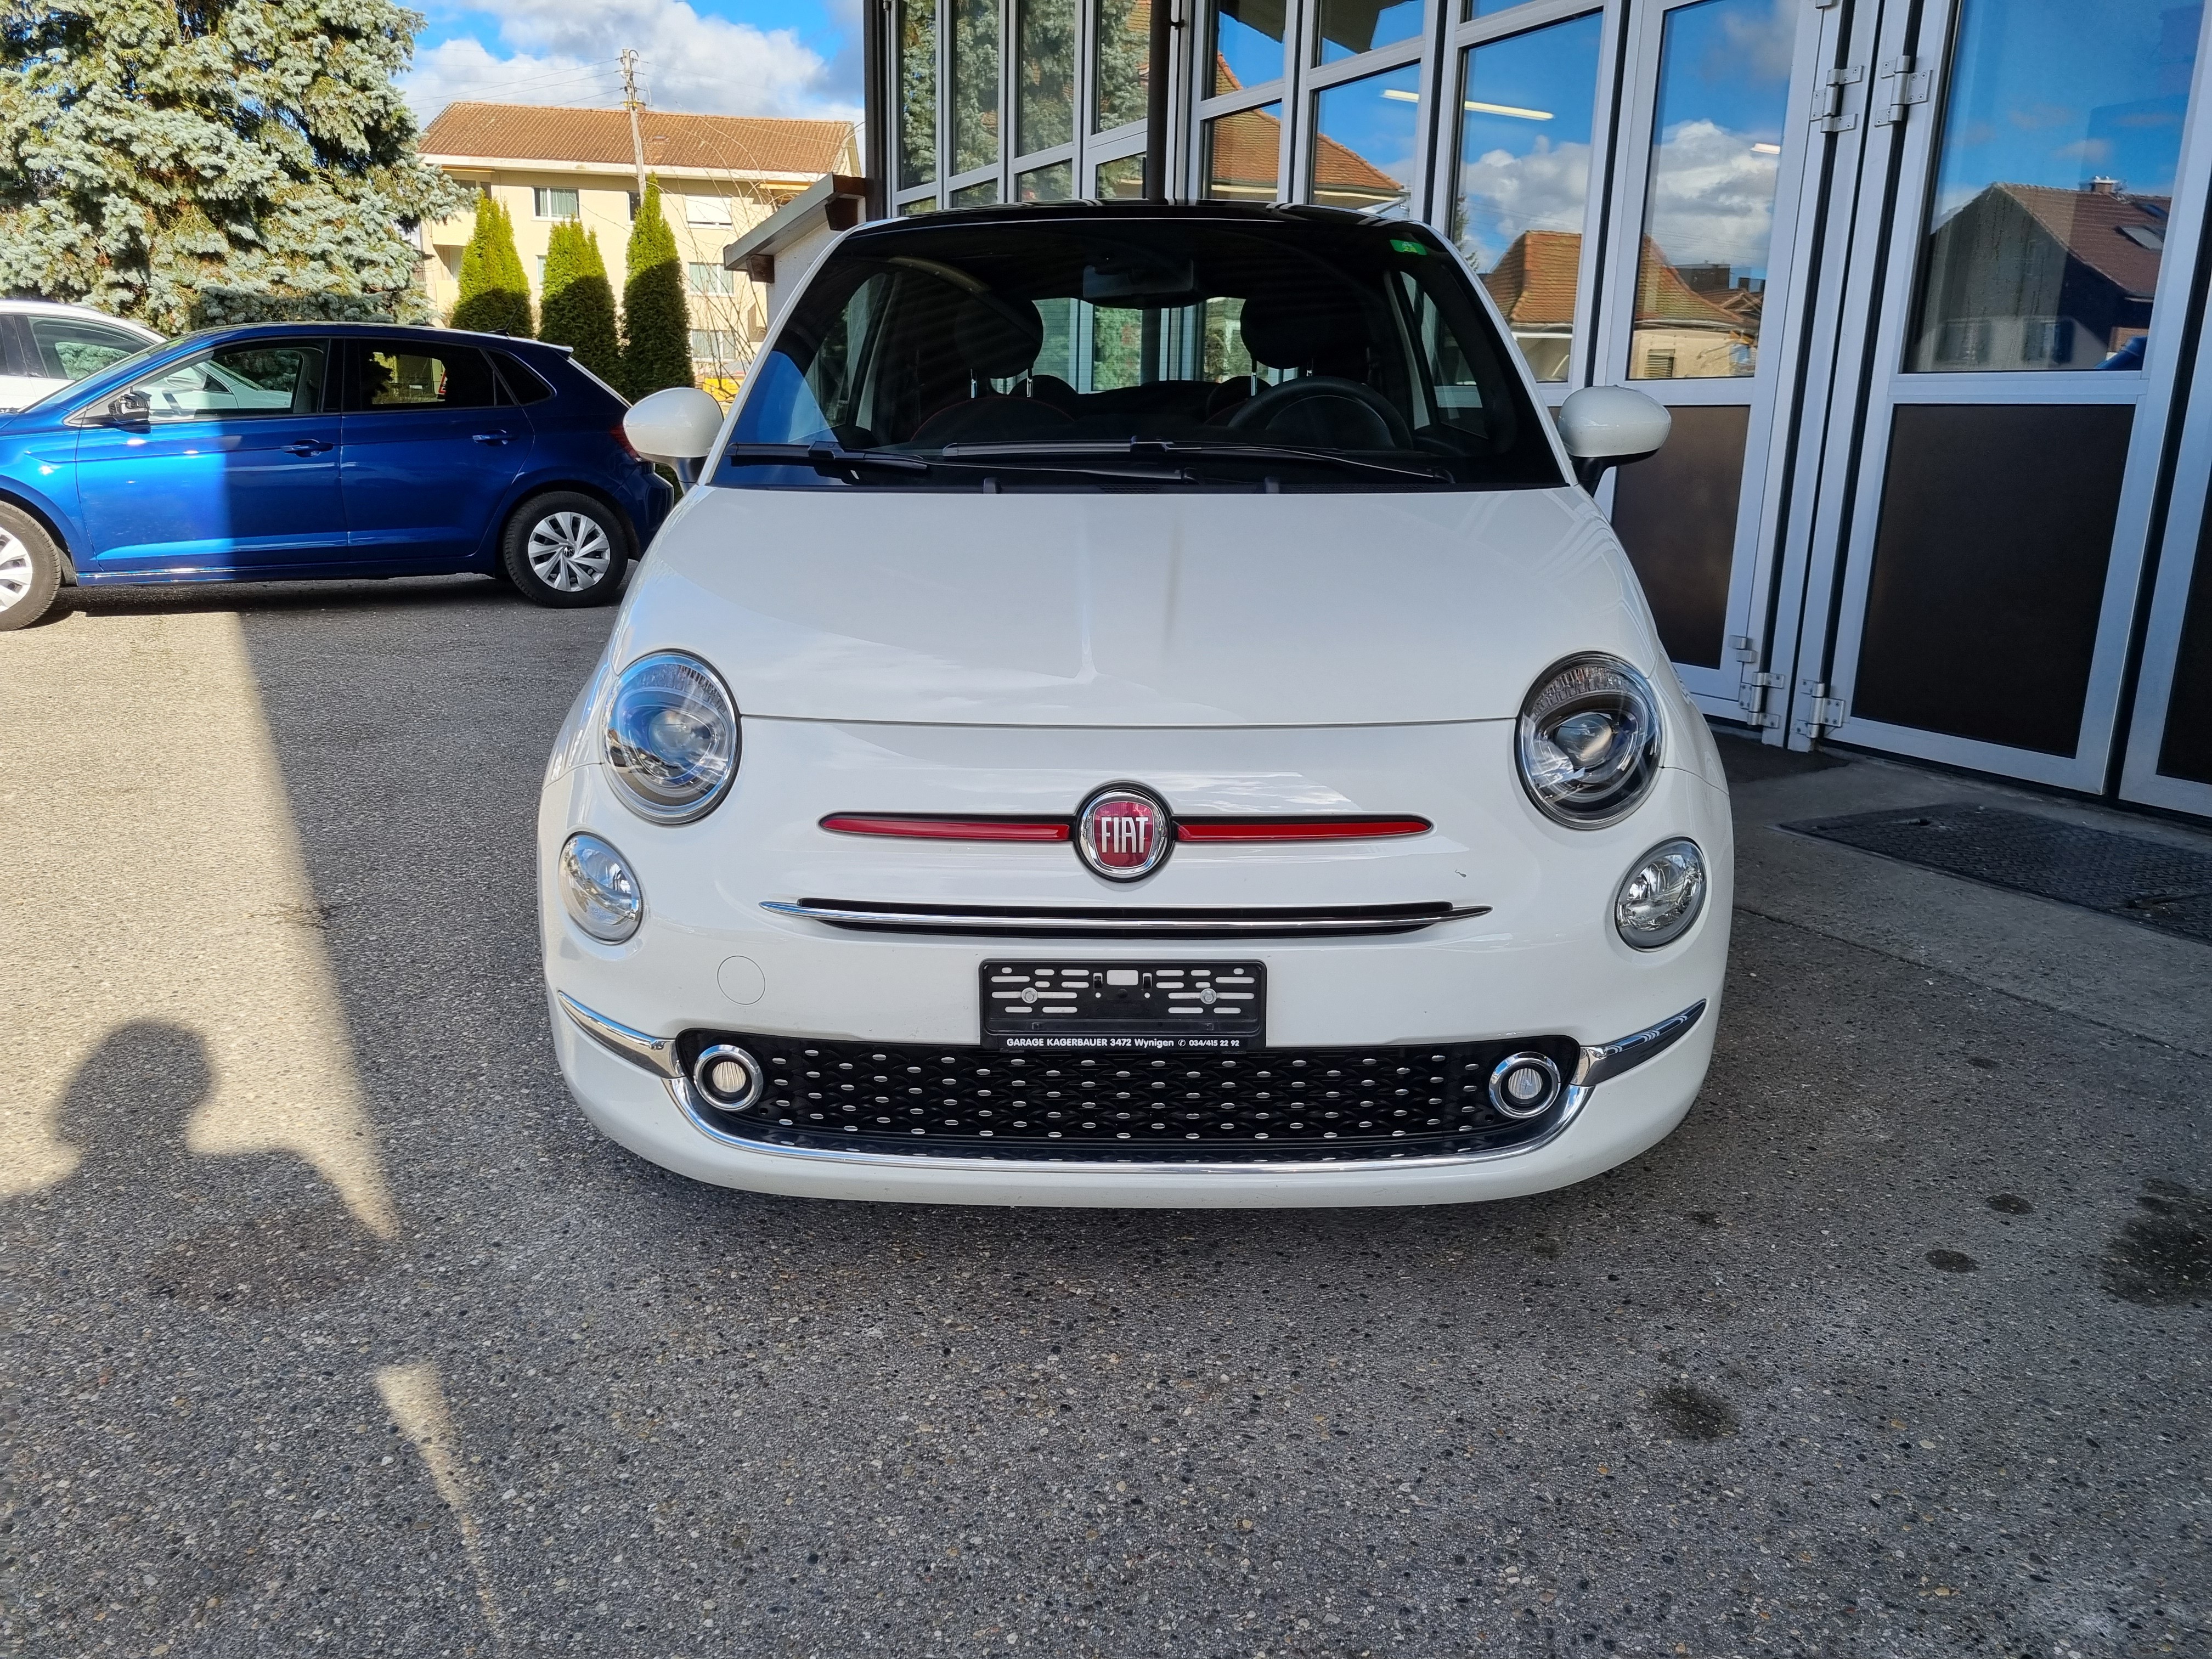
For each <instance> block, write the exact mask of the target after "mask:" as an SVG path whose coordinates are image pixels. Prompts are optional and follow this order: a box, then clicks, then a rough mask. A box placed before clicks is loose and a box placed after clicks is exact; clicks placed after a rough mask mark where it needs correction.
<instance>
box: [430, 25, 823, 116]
mask: <svg viewBox="0 0 2212 1659" xmlns="http://www.w3.org/2000/svg"><path fill="white" fill-rule="evenodd" d="M422 9H423V10H424V11H425V13H426V14H427V15H428V20H429V21H428V24H427V26H426V27H424V28H423V30H422V33H421V34H420V35H419V36H418V37H417V38H416V49H415V70H414V73H413V74H412V75H410V76H409V77H408V80H407V82H406V85H407V93H408V98H409V101H410V103H411V104H412V105H413V106H414V107H415V110H416V114H417V115H418V117H420V118H422V119H424V120H428V118H430V117H431V116H433V115H435V113H436V112H438V110H439V109H441V108H442V107H443V106H445V105H446V104H447V102H448V101H450V100H454V99H462V98H466V99H483V100H494V101H505V102H512V103H531V104H574V105H581V106H599V107H605V106H611V105H614V104H616V103H617V102H619V101H620V100H621V97H622V76H621V71H620V70H619V68H618V67H617V62H616V59H617V57H618V56H619V54H620V53H621V52H622V50H623V47H625V46H630V47H635V49H636V50H637V52H638V54H639V57H640V59H641V80H642V82H643V83H644V90H645V93H646V96H647V101H648V102H649V103H650V104H652V105H653V106H654V107H655V108H659V109H667V110H681V111H685V112H694V113H702V114H726V115H797V116H815V117H828V118H837V119H844V120H854V121H857V120H858V119H859V118H860V57H859V52H858V46H859V35H860V0H502V3H501V4H500V6H499V7H498V8H497V9H489V8H486V9H478V8H477V7H473V6H466V5H441V4H432V5H428V6H424V7H423V8H422Z"/></svg>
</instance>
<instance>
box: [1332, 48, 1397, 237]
mask: <svg viewBox="0 0 2212 1659" xmlns="http://www.w3.org/2000/svg"><path fill="white" fill-rule="evenodd" d="M1420 85H1421V66H1420V65H1419V64H1406V65H1405V66H1404V67H1403V68H1401V69H1395V70H1384V71H1383V73H1382V74H1380V75H1370V76H1366V77H1365V78H1364V79H1362V80H1358V81H1343V82H1338V83H1337V84H1336V85H1335V86H1333V87H1331V88H1328V90H1327V91H1325V92H1322V93H1320V94H1316V96H1315V98H1314V100H1313V110H1314V137H1313V153H1312V161H1311V162H1310V167H1311V173H1310V176H1309V179H1308V184H1309V186H1310V190H1311V191H1312V197H1313V199H1314V200H1315V201H1316V202H1319V203H1321V204H1322V205H1323V206H1325V207H1340V208H1350V209H1352V210H1354V211H1355V212H1359V213H1379V214H1383V215H1385V216H1389V217H1392V218H1397V217H1401V216H1404V215H1405V213H1406V212H1407V204H1409V203H1410V202H1411V201H1412V199H1413V186H1412V183H1411V180H1412V179H1413V158H1414V156H1415V155H1417V154H1418V153H1419V149H1420V143H1419V137H1418V135H1419V131H1420V124H1421V109H1420V97H1421V94H1420ZM1393 169H1395V171H1394V170H1393Z"/></svg>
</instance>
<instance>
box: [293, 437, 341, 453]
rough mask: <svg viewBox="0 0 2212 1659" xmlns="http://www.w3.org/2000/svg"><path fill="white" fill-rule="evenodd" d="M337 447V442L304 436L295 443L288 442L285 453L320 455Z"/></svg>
mask: <svg viewBox="0 0 2212 1659" xmlns="http://www.w3.org/2000/svg"><path fill="white" fill-rule="evenodd" d="M336 448H337V445H336V444H326V443H325V442H324V441H322V440H321V439H320V438H302V439H301V440H300V441H299V442H297V443H295V444H286V445H285V446H284V453H286V454H288V455H319V454H321V453H323V452H324V451H325V450H330V449H336Z"/></svg>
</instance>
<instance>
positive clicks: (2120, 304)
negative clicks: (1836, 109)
mask: <svg viewBox="0 0 2212 1659" xmlns="http://www.w3.org/2000/svg"><path fill="white" fill-rule="evenodd" d="M2202 19H2203V7H2202V6H2195V5H2182V6H2177V5H2175V4H2174V3H2172V0H2003V3H2002V4H1996V3H1991V0H1966V3H1965V6H1964V8H1963V14H1962V15H1961V17H1960V23H1959V44H1958V50H1957V51H1956V52H1954V54H1953V58H1952V62H1953V64H1954V69H1953V71H1952V83H1951V87H1950V90H1949V95H1948V100H1947V105H1946V108H1945V112H1944V117H1943V137H1942V149H1941V150H1940V152H1939V159H1938V160H1937V162H1936V194H1935V199H1934V200H1933V202H1932V203H1930V204H1929V216H1928V224H1929V231H1928V240H1927V242H1926V244H1925V248H1924V252H1923V258H1922V266H1923V269H1922V273H1921V286H1920V294H1919V303H1918V305H1917V307H1916V313H1917V314H1916V316H1915V319H1914V323H1913V329H1912V333H1911V347H1910V350H1909V353H1908V363H1909V366H1910V367H1911V368H1912V369H1914V370H1916V371H1919V372H1923V373H1927V372H1940V371H1962V370H1976V369H2071V368H2116V369H2129V368H2142V351H2143V343H2144V340H2145V338H2146V337H2148V334H2149V332H2150V310H2151V299H2152V295H2153V294H2154V290H2155V289H2157V287H2158V274H2159V265H2160V258H2161V256H2162V255H2163V254H2164V252H2165V248H2166V216H2167V214H2168V213H2169V212H2170V211H2171V210H2172V204H2173V173H2174V167H2175V165H2176V163H2177V161H2179V157H2180V153H2181V123H2182V118H2183V116H2184V115H2185V114H2186V113H2187V111H2188V105H2189V81H2190V76H2191V70H2193V69H2194V67H2195V64H2196V60H2197V27H2198V24H2199V23H2200V21H2202Z"/></svg>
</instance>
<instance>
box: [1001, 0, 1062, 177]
mask: <svg viewBox="0 0 2212 1659" xmlns="http://www.w3.org/2000/svg"><path fill="white" fill-rule="evenodd" d="M1014 53H1015V63H1014V154H1015V155H1034V154H1035V153H1036V151H1038V150H1041V149H1051V148H1052V147H1053V146H1054V144H1065V143H1068V142H1069V141H1070V140H1072V139H1073V137H1075V0H1017V3H1016V5H1015V9H1014Z"/></svg>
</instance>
